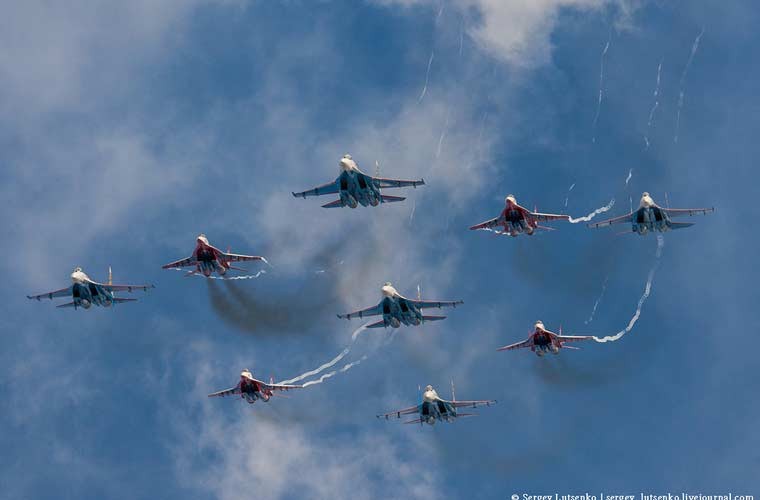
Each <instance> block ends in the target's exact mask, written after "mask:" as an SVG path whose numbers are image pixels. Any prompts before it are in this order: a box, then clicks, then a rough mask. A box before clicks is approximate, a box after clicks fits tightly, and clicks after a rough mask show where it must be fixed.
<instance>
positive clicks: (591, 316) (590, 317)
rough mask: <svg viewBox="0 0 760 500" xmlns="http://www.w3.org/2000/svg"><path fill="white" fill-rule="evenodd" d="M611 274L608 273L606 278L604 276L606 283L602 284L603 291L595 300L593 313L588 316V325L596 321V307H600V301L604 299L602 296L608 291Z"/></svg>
mask: <svg viewBox="0 0 760 500" xmlns="http://www.w3.org/2000/svg"><path fill="white" fill-rule="evenodd" d="M609 279H610V276H609V275H607V277H606V278H604V284H603V285H602V293H600V294H599V298H597V299H596V302H594V308H593V309H591V315H590V316H589V317H588V319H587V320H586V321H585V322H584V323H586V324H587V325H588V324H589V323H591V322H592V321H594V315H595V314H596V308H597V307H599V303H600V302H601V301H602V297H604V292H606V291H607V282H608V281H609Z"/></svg>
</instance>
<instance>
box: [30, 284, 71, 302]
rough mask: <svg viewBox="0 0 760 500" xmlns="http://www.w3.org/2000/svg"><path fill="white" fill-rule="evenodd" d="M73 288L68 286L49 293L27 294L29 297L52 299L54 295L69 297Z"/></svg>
mask: <svg viewBox="0 0 760 500" xmlns="http://www.w3.org/2000/svg"><path fill="white" fill-rule="evenodd" d="M71 288H72V287H70V286H69V287H66V288H61V289H60V290H56V291H54V292H48V293H41V294H39V295H27V296H26V298H27V299H37V300H40V299H52V298H53V297H69V296H71Z"/></svg>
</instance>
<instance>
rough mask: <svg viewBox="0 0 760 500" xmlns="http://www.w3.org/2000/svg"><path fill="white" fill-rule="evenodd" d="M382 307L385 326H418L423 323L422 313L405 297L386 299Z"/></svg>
mask: <svg viewBox="0 0 760 500" xmlns="http://www.w3.org/2000/svg"><path fill="white" fill-rule="evenodd" d="M380 306H381V307H382V310H383V321H384V322H385V326H392V327H393V328H398V327H400V326H401V325H402V324H404V325H406V326H417V325H419V324H420V323H422V321H423V318H422V311H420V309H419V308H417V307H416V306H415V305H414V304H412V303H411V302H409V301H408V300H407V299H405V298H404V297H401V296H396V297H384V298H383V300H382V302H381V303H380Z"/></svg>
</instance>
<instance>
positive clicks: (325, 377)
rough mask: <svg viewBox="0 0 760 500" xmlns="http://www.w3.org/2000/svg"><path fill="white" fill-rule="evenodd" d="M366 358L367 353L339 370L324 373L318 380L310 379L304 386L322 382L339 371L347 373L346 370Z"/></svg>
mask: <svg viewBox="0 0 760 500" xmlns="http://www.w3.org/2000/svg"><path fill="white" fill-rule="evenodd" d="M365 359H367V354H365V355H364V356H362V357H361V358H359V359H357V360H356V361H352V362H351V363H347V364H345V365H343V366H342V367H341V368H340V369H339V370H333V371H331V372H328V373H325V374H324V375H322V376H321V377H319V378H318V379H316V380H309V381H308V382H306V383H304V384H303V386H304V387H309V386H310V385H316V384H321V383H322V382H324V381H325V380H327V379H328V378H331V377H333V376H335V375H337V374H338V373H345V372H347V371H348V370H350V369H351V368H353V367H354V366H356V365H358V364H361V362H362V361H364V360H365Z"/></svg>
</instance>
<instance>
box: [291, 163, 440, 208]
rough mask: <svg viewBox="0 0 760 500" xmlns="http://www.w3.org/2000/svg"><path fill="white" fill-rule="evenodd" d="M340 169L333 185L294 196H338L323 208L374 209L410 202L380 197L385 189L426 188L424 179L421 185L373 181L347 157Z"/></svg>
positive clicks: (402, 198)
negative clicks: (368, 206)
mask: <svg viewBox="0 0 760 500" xmlns="http://www.w3.org/2000/svg"><path fill="white" fill-rule="evenodd" d="M338 165H339V166H340V175H339V176H338V178H337V179H335V180H334V181H332V182H328V183H327V184H324V185H322V186H317V187H315V188H314V189H310V190H308V191H303V192H301V193H293V196H295V197H296V198H298V197H301V198H306V197H307V196H322V195H323V194H338V195H339V196H340V198H339V199H337V200H335V201H333V202H330V203H327V204H326V205H322V208H336V207H351V208H356V206H357V205H361V206H363V207H366V206H367V205H372V206H373V207H376V206H377V205H378V204H380V203H391V202H394V201H404V200H405V199H406V198H404V197H401V196H388V195H384V194H381V193H380V190H381V189H385V188H398V187H407V186H412V187H415V188H416V187H417V186H422V185H424V184H425V180H424V179H420V180H418V181H403V180H399V179H385V178H382V177H372V176H370V175H367V174H365V173H364V172H362V171H361V170H359V166H358V165H357V164H356V162H355V161H354V159H353V158H351V155H349V154H346V155H343V158H341V159H340V162H339V163H338Z"/></svg>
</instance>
